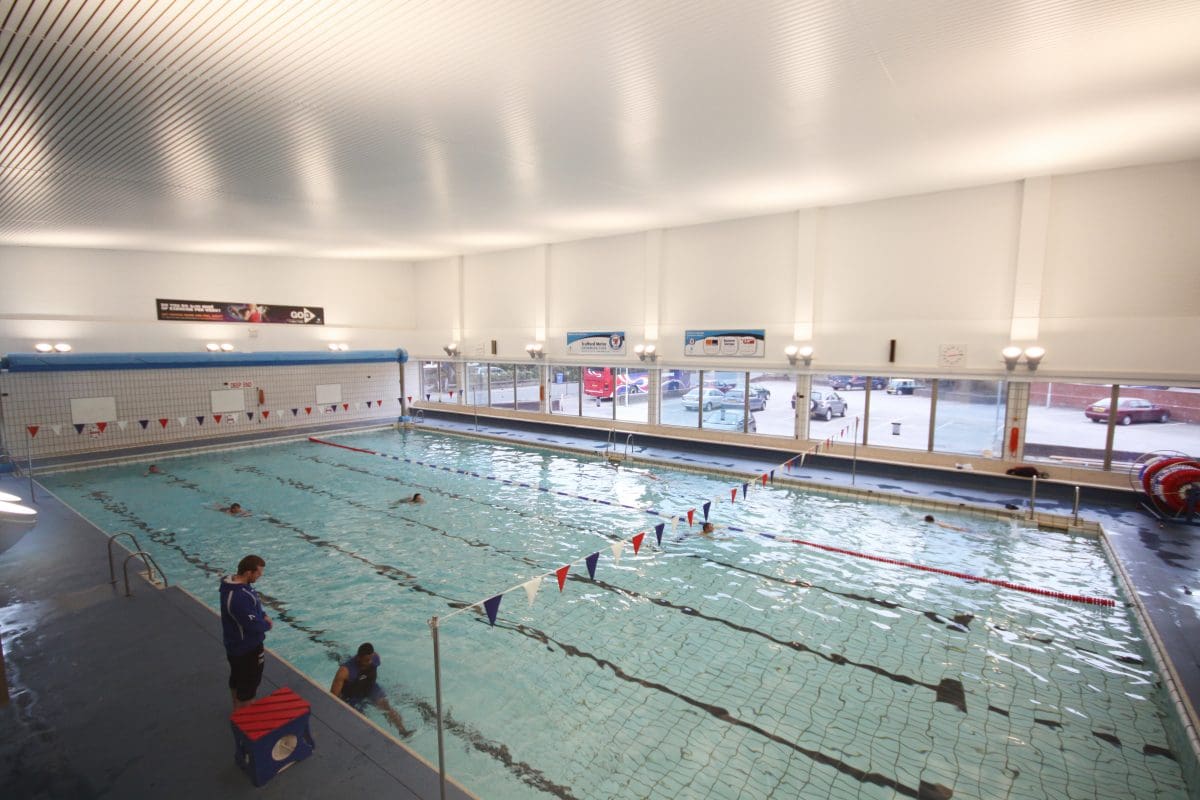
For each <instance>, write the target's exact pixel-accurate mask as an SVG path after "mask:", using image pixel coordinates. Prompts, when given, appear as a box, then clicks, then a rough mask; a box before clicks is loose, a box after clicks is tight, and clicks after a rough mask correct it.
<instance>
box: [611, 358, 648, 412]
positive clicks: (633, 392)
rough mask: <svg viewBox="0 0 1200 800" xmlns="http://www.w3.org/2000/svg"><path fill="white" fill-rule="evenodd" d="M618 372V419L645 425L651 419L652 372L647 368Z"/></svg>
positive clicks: (616, 399)
mask: <svg viewBox="0 0 1200 800" xmlns="http://www.w3.org/2000/svg"><path fill="white" fill-rule="evenodd" d="M615 372H616V380H617V382H616V388H615V390H614V391H615V393H616V396H615V397H614V399H613V402H614V403H615V404H616V415H617V419H619V420H621V421H622V422H641V423H645V422H646V421H647V420H648V419H649V418H650V417H649V405H650V403H649V397H650V394H649V392H650V372H649V370H647V369H646V368H645V367H641V368H637V367H634V368H627V367H621V368H619V369H617V370H615Z"/></svg>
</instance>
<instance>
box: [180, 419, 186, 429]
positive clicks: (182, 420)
mask: <svg viewBox="0 0 1200 800" xmlns="http://www.w3.org/2000/svg"><path fill="white" fill-rule="evenodd" d="M179 427H181V428H186V427H187V417H180V418H179Z"/></svg>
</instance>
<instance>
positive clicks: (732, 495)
mask: <svg viewBox="0 0 1200 800" xmlns="http://www.w3.org/2000/svg"><path fill="white" fill-rule="evenodd" d="M729 502H731V503H736V502H737V487H736V486H735V487H733V488H732V489H730V490H729Z"/></svg>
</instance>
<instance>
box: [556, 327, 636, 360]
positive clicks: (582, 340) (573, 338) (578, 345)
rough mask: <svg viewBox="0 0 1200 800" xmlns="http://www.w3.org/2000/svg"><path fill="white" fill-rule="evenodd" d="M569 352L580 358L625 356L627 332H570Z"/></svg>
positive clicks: (568, 335)
mask: <svg viewBox="0 0 1200 800" xmlns="http://www.w3.org/2000/svg"><path fill="white" fill-rule="evenodd" d="M567 352H568V353H572V354H574V355H580V356H623V355H625V331H587V332H581V331H577V332H570V331H568V333H567Z"/></svg>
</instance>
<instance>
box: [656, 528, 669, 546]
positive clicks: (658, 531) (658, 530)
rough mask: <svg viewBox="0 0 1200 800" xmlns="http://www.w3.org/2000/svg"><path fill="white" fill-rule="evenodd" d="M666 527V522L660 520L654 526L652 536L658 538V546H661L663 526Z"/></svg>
mask: <svg viewBox="0 0 1200 800" xmlns="http://www.w3.org/2000/svg"><path fill="white" fill-rule="evenodd" d="M665 527H667V523H665V522H660V523H658V524H657V525H655V526H654V537H655V538H656V539H658V546H659V547H662V532H663V528H665Z"/></svg>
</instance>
